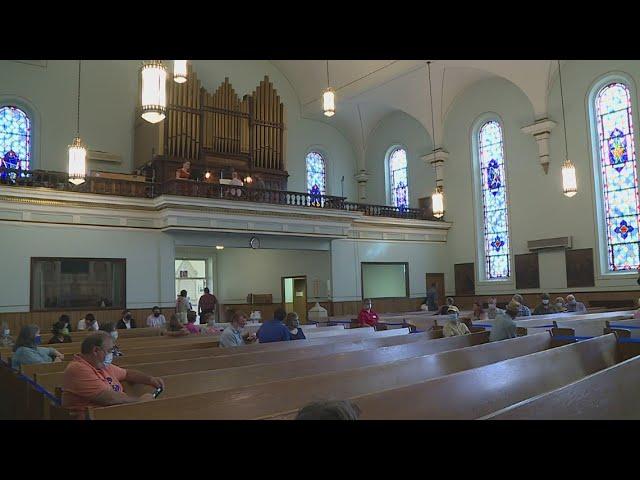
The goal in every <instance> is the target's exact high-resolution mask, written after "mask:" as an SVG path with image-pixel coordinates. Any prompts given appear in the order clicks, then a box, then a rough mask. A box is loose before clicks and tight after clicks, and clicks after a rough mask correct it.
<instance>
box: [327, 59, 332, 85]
mask: <svg viewBox="0 0 640 480" xmlns="http://www.w3.org/2000/svg"><path fill="white" fill-rule="evenodd" d="M330 86H331V83H329V60H327V88H329V87H330Z"/></svg>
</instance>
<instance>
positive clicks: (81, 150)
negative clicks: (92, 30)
mask: <svg viewBox="0 0 640 480" xmlns="http://www.w3.org/2000/svg"><path fill="white" fill-rule="evenodd" d="M81 66H82V60H78V110H77V116H76V136H75V138H74V139H73V143H72V144H71V145H69V182H71V183H73V184H74V185H80V184H81V183H84V177H85V175H86V168H87V167H86V165H87V149H86V148H85V146H84V145H83V143H82V140H81V139H80V73H81Z"/></svg>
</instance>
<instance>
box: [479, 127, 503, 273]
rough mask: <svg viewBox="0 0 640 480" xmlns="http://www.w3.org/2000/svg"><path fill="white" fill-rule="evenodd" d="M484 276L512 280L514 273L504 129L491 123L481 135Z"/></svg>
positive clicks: (484, 128)
mask: <svg viewBox="0 0 640 480" xmlns="http://www.w3.org/2000/svg"><path fill="white" fill-rule="evenodd" d="M478 149H479V152H478V157H479V161H480V169H481V172H482V175H481V180H480V181H481V182H482V184H481V191H482V212H483V220H484V257H485V275H486V278H487V279H488V280H495V279H503V278H509V276H510V272H511V262H510V259H509V256H510V253H509V252H510V247H511V246H510V239H509V218H508V213H507V185H506V181H505V180H506V179H505V175H504V148H503V142H502V128H501V127H500V124H499V123H498V122H496V121H495V120H491V121H489V122H487V123H485V124H484V125H482V127H481V128H480V130H479V132H478Z"/></svg>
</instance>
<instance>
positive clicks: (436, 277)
mask: <svg viewBox="0 0 640 480" xmlns="http://www.w3.org/2000/svg"><path fill="white" fill-rule="evenodd" d="M433 283H435V284H436V292H438V296H437V297H436V305H437V306H440V305H443V304H444V301H445V297H444V273H427V274H426V286H427V291H429V289H430V288H431V284H433Z"/></svg>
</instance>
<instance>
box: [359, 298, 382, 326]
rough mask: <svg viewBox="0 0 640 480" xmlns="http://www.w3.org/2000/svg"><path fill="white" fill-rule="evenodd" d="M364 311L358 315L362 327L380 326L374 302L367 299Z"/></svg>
mask: <svg viewBox="0 0 640 480" xmlns="http://www.w3.org/2000/svg"><path fill="white" fill-rule="evenodd" d="M363 306H364V307H363V309H362V310H360V314H359V315H358V323H359V324H360V326H361V327H375V326H376V325H377V324H378V318H379V317H378V314H377V313H376V312H374V311H373V308H372V307H373V302H372V301H371V299H370V298H367V299H366V300H365V301H364V303H363Z"/></svg>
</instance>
